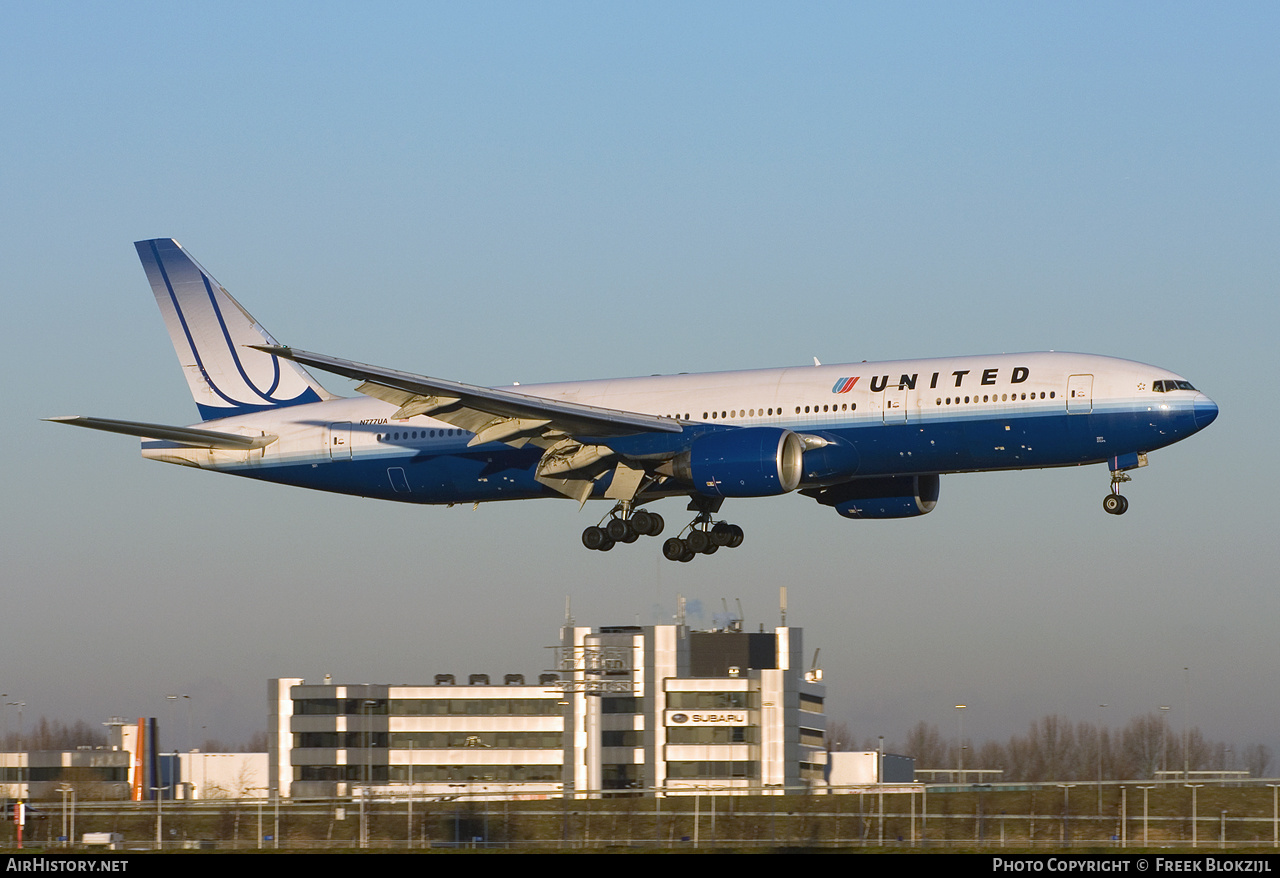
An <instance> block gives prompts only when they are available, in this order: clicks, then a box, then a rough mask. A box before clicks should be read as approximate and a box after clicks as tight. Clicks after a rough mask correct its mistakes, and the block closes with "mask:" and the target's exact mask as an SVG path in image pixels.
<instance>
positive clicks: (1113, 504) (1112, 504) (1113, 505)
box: [1102, 470, 1131, 515]
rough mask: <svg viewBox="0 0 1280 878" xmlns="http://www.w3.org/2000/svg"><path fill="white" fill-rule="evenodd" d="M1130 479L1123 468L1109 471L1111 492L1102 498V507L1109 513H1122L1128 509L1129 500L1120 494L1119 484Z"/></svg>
mask: <svg viewBox="0 0 1280 878" xmlns="http://www.w3.org/2000/svg"><path fill="white" fill-rule="evenodd" d="M1128 481H1131V479H1130V477H1129V474H1128V473H1126V472H1124V471H1123V470H1116V471H1115V472H1113V473H1111V493H1110V494H1108V495H1107V496H1105V497H1103V498H1102V508H1103V509H1104V510H1106V511H1107V512H1108V513H1110V514H1111V515H1124V514H1125V513H1126V512H1128V511H1129V501H1128V500H1126V499H1125V498H1124V497H1123V496H1122V495H1121V494H1120V485H1121V483H1123V482H1128Z"/></svg>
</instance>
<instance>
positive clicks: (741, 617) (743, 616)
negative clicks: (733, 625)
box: [734, 598, 747, 631]
mask: <svg viewBox="0 0 1280 878" xmlns="http://www.w3.org/2000/svg"><path fill="white" fill-rule="evenodd" d="M734 600H735V601H737V602H738V630H739V631H741V630H742V625H743V623H745V622H746V621H747V616H746V614H745V613H743V612H742V598H734Z"/></svg>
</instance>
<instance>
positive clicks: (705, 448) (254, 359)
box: [50, 238, 1218, 561]
mask: <svg viewBox="0 0 1280 878" xmlns="http://www.w3.org/2000/svg"><path fill="white" fill-rule="evenodd" d="M135 246H136V248H137V251H138V256H139V257H140V258H141V260H142V265H143V268H144V269H145V271H146V275H147V279H148V281H149V282H150V284H151V289H152V292H153V293H154V294H155V298H156V302H157V304H158V305H159V307H160V311H161V314H162V315H163V317H164V322H165V326H166V327H167V328H168V330H169V336H170V338H171V339H172V341H173V346H174V349H175V351H176V352H177V354H178V360H179V363H180V364H181V366H182V371H183V373H184V374H185V376H186V379H187V384H188V386H189V387H190V390H191V394H192V396H193V397H194V399H195V403H196V407H197V409H198V411H199V413H200V416H201V419H202V420H201V421H200V422H199V423H197V424H192V425H188V426H168V425H162V424H152V423H143V422H138V421H120V420H108V419H105V418H96V417H65V418H52V419H50V420H54V421H58V422H61V423H67V424H73V425H76V426H81V427H89V428H93V429H98V430H107V431H110V432H116V433H124V434H127V435H132V436H138V437H140V438H142V440H143V441H142V455H143V457H146V458H149V459H151V460H159V461H164V462H166V463H176V464H181V465H184V466H192V467H197V468H199V469H207V470H214V471H216V472H224V473H231V474H233V475H238V476H246V477H249V478H254V479H262V480H265V481H270V482H279V483H281V484H287V485H296V486H299V487H304V488H313V489H316V490H320V491H333V492H336V493H341V494H354V495H359V496H363V497H375V498H379V499H384V500H398V501H401V502H406V503H436V504H454V503H487V502H490V501H495V500H529V499H536V498H550V497H561V498H572V499H573V500H576V501H578V503H579V504H585V502H586V501H587V500H592V499H595V500H600V499H603V500H607V501H610V503H611V504H612V505H611V508H610V510H609V512H608V513H607V514H605V515H604V516H603V517H602V518H601V519H600V520H599V523H598V524H596V525H592V526H590V527H588V528H587V529H586V530H585V531H584V532H583V534H582V542H583V544H584V545H585V546H586V547H587V548H589V549H595V550H599V551H608V550H610V549H612V548H613V547H614V546H615V545H616V544H617V543H631V542H635V541H636V540H637V539H639V538H640V537H641V536H657V535H658V534H660V533H662V532H663V530H664V528H665V522H664V521H663V518H662V516H661V514H659V513H658V512H656V511H653V510H652V509H651V508H650V507H652V506H653V505H654V503H655V501H658V500H661V499H663V498H668V497H683V498H686V499H687V500H688V511H689V512H691V513H694V517H693V519H692V520H691V521H690V522H689V523H688V524H687V525H685V526H684V527H683V528H681V529H680V530H679V532H678V533H677V534H676V535H675V536H671V537H669V538H668V539H667V540H666V541H665V542H664V543H663V554H664V555H665V556H666V557H667V558H669V559H671V560H673V561H690V560H692V559H693V558H694V557H696V556H697V555H700V554H703V555H706V554H712V553H714V552H716V551H717V550H718V549H720V548H733V547H736V546H738V545H740V544H741V543H742V539H743V533H742V529H741V528H740V527H738V526H737V525H734V524H731V523H729V522H728V521H725V520H723V519H721V518H720V517H719V512H720V508H721V505H722V504H723V503H724V501H725V500H726V499H727V498H734V499H739V498H753V497H770V496H776V495H780V494H786V493H789V492H792V491H798V492H799V493H801V494H803V495H805V496H807V497H811V498H813V499H814V500H815V501H817V502H818V503H820V504H822V505H823V506H829V507H831V508H832V509H833V510H835V511H836V512H837V513H839V514H840V515H842V516H844V517H845V518H853V519H861V518H909V517H911V516H916V515H924V514H925V513H927V512H930V511H931V510H932V509H933V508H934V506H935V505H936V503H937V501H938V490H939V476H940V475H942V474H949V473H965V472H989V471H997V470H1017V469H1035V468H1043V467H1060V466H1079V465H1085V464H1102V463H1105V464H1106V465H1107V467H1108V469H1109V470H1110V473H1111V487H1110V491H1108V492H1107V494H1106V495H1105V497H1104V498H1103V508H1104V509H1105V510H1106V511H1107V512H1109V513H1111V514H1114V515H1122V514H1123V513H1124V512H1125V511H1126V509H1127V508H1128V505H1129V504H1128V501H1127V500H1126V499H1125V498H1124V497H1123V496H1122V495H1121V494H1120V492H1119V488H1120V485H1121V484H1122V483H1123V482H1126V481H1129V478H1130V476H1129V472H1130V471H1132V470H1134V469H1136V468H1138V467H1141V466H1144V465H1146V463H1147V455H1148V454H1149V453H1150V452H1152V451H1155V450H1157V449H1160V448H1164V447H1166V446H1168V445H1172V444H1173V443H1175V442H1178V441H1180V440H1182V439H1185V438H1187V437H1188V436H1190V435H1191V434H1193V433H1196V432H1198V431H1200V430H1203V429H1204V428H1205V427H1207V426H1208V425H1209V424H1210V423H1212V421H1213V420H1214V418H1216V417H1217V414H1218V407H1217V405H1215V404H1214V402H1213V401H1212V400H1211V399H1209V398H1208V397H1207V396H1205V395H1204V394H1203V393H1201V392H1199V391H1198V390H1196V388H1195V387H1193V386H1192V384H1191V383H1190V382H1189V381H1188V380H1187V379H1186V378H1184V377H1182V376H1181V375H1177V374H1175V373H1173V372H1170V371H1168V370H1167V369H1162V368H1159V367H1156V366H1149V365H1145V364H1142V363H1136V362H1133V361H1130V360H1123V359H1116V358H1113V357H1103V356H1095V355H1087V354H1070V353H1057V352H1046V353H1025V354H994V355H989V356H966V357H947V358H942V359H926V360H900V361H893V362H882V363H867V362H862V363H854V364H849V365H838V366H826V365H820V364H818V363H817V362H816V361H815V362H814V364H813V365H812V366H794V367H789V368H781V369H759V370H752V371H743V372H713V373H705V374H682V375H659V376H651V377H645V378H615V379H605V380H593V381H577V382H572V383H564V384H542V385H523V386H522V385H517V386H512V387H498V388H490V387H478V386H474V385H469V384H463V383H460V382H457V381H452V380H444V379H439V378H431V377H427V376H424V375H416V374H413V373H410V372H401V371H397V370H395V369H387V368H383V367H379V366H370V365H367V364H364V363H356V362H352V361H350V360H343V359H339V358H337V357H332V356H326V355H324V354H317V353H311V352H309V351H304V350H299V349H296V348H291V347H286V346H284V345H281V344H279V343H278V342H277V341H276V340H275V339H274V338H273V337H272V336H271V335H270V334H269V333H268V332H267V331H266V330H265V329H263V327H261V326H260V325H258V323H257V322H256V321H255V320H254V319H253V318H252V317H251V316H250V315H249V312H248V311H246V310H245V309H244V308H243V307H241V306H240V305H239V303H237V302H236V301H235V299H233V298H232V297H231V295H230V294H229V293H228V292H227V291H226V290H225V289H223V288H222V286H221V285H220V284H219V283H218V282H217V281H216V280H214V279H213V277H212V276H211V275H210V274H209V273H208V272H207V271H205V270H204V269H203V268H202V267H201V266H200V264H199V263H197V262H196V261H195V260H194V259H193V258H192V257H191V256H190V255H189V254H188V253H187V251H186V250H184V249H183V248H182V247H181V245H179V244H178V242H177V241H174V240H172V239H170V238H157V239H154V240H148V241H138V242H137V243H136V244H135ZM308 367H309V368H311V369H316V370H322V371H325V372H329V373H333V374H336V375H341V376H344V377H346V378H351V379H354V380H356V381H358V382H360V383H359V385H358V386H357V387H356V390H358V391H359V393H360V396H358V397H353V398H343V397H339V396H336V395H334V394H333V393H330V392H329V391H328V390H326V389H325V388H324V387H323V386H322V385H321V384H320V383H319V382H318V381H317V380H316V379H315V377H314V376H313V375H312V374H311V372H309V371H308Z"/></svg>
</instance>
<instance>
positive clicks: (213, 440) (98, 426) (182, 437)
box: [45, 415, 279, 451]
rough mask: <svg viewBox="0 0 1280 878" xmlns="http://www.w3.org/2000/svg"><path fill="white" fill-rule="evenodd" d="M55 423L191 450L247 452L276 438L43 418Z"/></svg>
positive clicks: (99, 420)
mask: <svg viewBox="0 0 1280 878" xmlns="http://www.w3.org/2000/svg"><path fill="white" fill-rule="evenodd" d="M45 420H46V421H52V422H53V423H55V424H70V425H71V426H73V427H88V428H89V429H90V430H105V431H106V432H108V433H123V434H124V435H125V436H137V437H138V438H140V439H163V440H164V441H166V442H176V443H178V444H179V445H189V446H191V447H192V448H229V449H238V450H242V451H247V450H249V449H252V448H263V447H265V446H267V445H270V444H271V443H272V442H275V441H276V439H278V438H279V437H278V436H276V435H275V434H273V433H263V434H261V435H259V436H241V435H239V434H237V433H222V432H219V431H217V430H201V429H198V428H196V427H170V426H167V425H165V424H144V423H142V422H140V421H112V420H108V419H107V418H86V417H80V416H75V415H72V416H69V417H61V418H45Z"/></svg>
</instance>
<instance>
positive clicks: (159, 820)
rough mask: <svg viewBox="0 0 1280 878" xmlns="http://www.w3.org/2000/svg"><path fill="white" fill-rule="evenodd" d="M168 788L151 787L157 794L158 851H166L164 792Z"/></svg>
mask: <svg viewBox="0 0 1280 878" xmlns="http://www.w3.org/2000/svg"><path fill="white" fill-rule="evenodd" d="M167 789H168V787H167V786H165V787H151V791H152V792H153V793H155V794H156V850H157V851H162V850H164V808H163V807H162V805H163V802H164V796H163V795H162V793H163V791H164V790H167Z"/></svg>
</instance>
